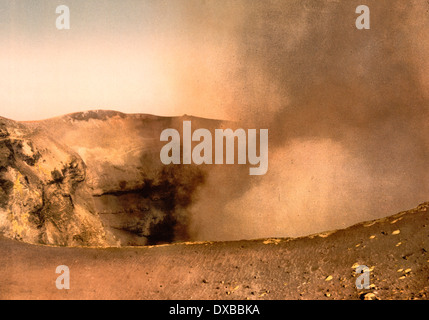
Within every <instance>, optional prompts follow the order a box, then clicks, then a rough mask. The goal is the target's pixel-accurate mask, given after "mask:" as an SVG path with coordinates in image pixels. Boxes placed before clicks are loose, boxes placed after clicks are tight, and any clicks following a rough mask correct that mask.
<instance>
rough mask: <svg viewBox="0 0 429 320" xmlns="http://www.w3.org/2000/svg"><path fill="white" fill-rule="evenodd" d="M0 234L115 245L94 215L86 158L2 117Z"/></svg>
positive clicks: (47, 241)
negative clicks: (84, 159) (87, 179)
mask: <svg viewBox="0 0 429 320" xmlns="http://www.w3.org/2000/svg"><path fill="white" fill-rule="evenodd" d="M0 132H1V138H0V139H1V140H0V187H1V188H0V232H1V233H2V234H4V235H5V236H6V237H9V238H12V239H18V240H22V241H25V242H30V243H43V244H52V245H61V246H78V245H94V246H105V245H115V244H116V241H115V240H114V238H113V237H112V236H109V234H108V233H106V231H105V230H104V227H103V225H102V222H101V219H100V218H99V216H98V215H97V214H96V211H95V208H94V205H93V202H92V199H91V197H90V196H89V192H88V188H87V186H86V184H85V179H86V166H85V164H84V162H83V161H82V159H81V158H80V157H79V156H78V155H77V154H74V153H72V152H70V151H67V150H66V149H65V148H63V147H61V146H60V145H58V144H56V143H55V142H54V141H52V140H51V139H50V138H49V137H48V136H44V135H38V134H35V133H34V132H33V131H32V130H31V129H29V128H27V127H26V126H25V125H23V124H19V123H16V122H13V121H10V120H6V119H0Z"/></svg>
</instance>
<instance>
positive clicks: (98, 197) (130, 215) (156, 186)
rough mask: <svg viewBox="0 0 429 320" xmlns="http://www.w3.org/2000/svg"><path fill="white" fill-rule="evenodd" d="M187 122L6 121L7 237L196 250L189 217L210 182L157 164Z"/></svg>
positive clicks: (3, 198) (93, 115) (0, 173)
mask: <svg viewBox="0 0 429 320" xmlns="http://www.w3.org/2000/svg"><path fill="white" fill-rule="evenodd" d="M193 120H195V121H199V122H200V125H201V126H202V127H206V128H210V126H214V125H217V123H216V121H213V120H204V119H196V118H195V119H194V118H193ZM182 121H183V119H181V118H167V117H155V116H150V115H125V114H122V113H119V112H115V111H90V112H85V113H76V114H71V115H66V116H63V117H59V118H54V119H49V120H45V121H38V122H25V123H20V122H15V121H11V120H8V119H4V118H2V119H1V120H0V130H1V131H0V187H1V189H0V233H2V234H3V235H5V236H6V237H8V238H13V239H19V240H22V241H26V242H30V243H41V244H51V245H61V246H116V245H119V246H134V245H146V244H149V245H151V244H159V243H170V242H173V241H176V240H188V239H189V238H190V235H189V231H188V226H189V223H190V215H189V212H188V211H187V209H188V207H189V205H190V204H191V203H192V200H193V199H194V197H195V196H196V194H197V190H198V188H199V187H200V186H201V185H202V184H203V183H204V181H205V177H206V172H205V171H204V169H203V168H201V167H198V166H193V165H190V166H164V165H163V164H162V163H161V162H160V160H159V151H160V149H161V147H162V145H161V142H160V141H159V136H160V133H161V131H162V130H163V129H165V128H175V127H176V128H178V127H179V126H180V125H181V124H182ZM203 122H204V123H203Z"/></svg>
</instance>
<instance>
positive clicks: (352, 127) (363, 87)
mask: <svg viewBox="0 0 429 320" xmlns="http://www.w3.org/2000/svg"><path fill="white" fill-rule="evenodd" d="M359 4H361V3H360V2H358V1H352V2H350V1H347V2H344V1H341V2H340V1H334V0H332V1H313V0H311V1H301V0H300V1H298V0H296V1H292V0H291V1H264V2H263V3H261V2H256V1H255V2H253V1H245V2H237V3H236V6H235V8H236V9H237V10H236V11H235V13H236V16H235V17H229V18H228V17H227V16H225V17H224V18H225V20H226V21H228V20H229V19H234V18H235V19H236V21H237V22H236V24H234V25H233V27H231V33H230V35H231V36H233V37H234V41H235V43H236V50H237V51H236V54H237V59H236V61H241V62H235V65H234V70H235V71H234V75H233V76H232V77H231V79H234V81H231V82H230V83H226V84H225V86H233V87H234V90H235V93H236V96H235V98H236V101H235V103H236V104H235V108H234V109H233V110H232V111H231V114H232V117H233V118H235V119H236V120H238V121H240V122H242V123H246V124H248V125H249V126H253V127H255V128H268V129H269V143H270V164H269V171H268V173H267V175H265V176H263V177H249V176H247V175H246V174H245V172H246V171H245V170H243V172H241V169H237V168H225V166H224V167H222V166H220V167H219V168H215V169H214V170H215V172H214V173H211V174H210V175H209V177H207V181H206V184H205V186H204V187H203V188H201V189H200V191H199V193H198V198H197V199H196V200H195V203H194V204H193V206H192V208H191V210H192V226H191V234H192V237H193V238H194V239H204V240H231V239H242V238H260V237H272V236H283V237H284V236H300V235H305V234H310V233H314V232H318V231H324V230H329V229H335V228H339V227H345V226H348V225H351V224H353V223H356V222H359V221H363V220H368V219H375V218H378V217H382V216H386V215H389V214H393V213H396V212H398V211H400V210H404V209H408V208H411V207H414V206H415V205H417V204H418V203H420V202H423V201H427V200H428V196H429V192H428V191H429V183H428V181H429V179H428V178H429V170H428V159H429V157H428V156H429V152H428V150H429V148H428V147H429V135H428V134H429V126H428V106H429V104H428V98H429V90H428V89H429V86H428V83H429V78H428V76H427V75H425V74H424V71H423V70H427V69H428V66H429V59H428V58H427V52H428V51H427V50H428V44H429V38H428V34H429V32H428V31H429V28H428V19H427V11H428V10H429V5H428V4H427V3H426V2H425V1H413V2H412V3H411V2H408V3H398V2H395V3H392V2H390V1H367V2H366V3H365V4H366V5H367V6H368V7H369V8H370V10H371V30H357V29H356V27H355V19H356V18H357V14H356V13H355V12H354V11H355V8H356V7H357V6H358V5H359ZM226 11H227V10H226ZM226 11H225V12H226ZM228 12H229V14H231V10H228ZM193 13H194V14H195V12H193ZM225 14H226V13H225ZM207 32H208V33H209V34H210V32H212V31H211V30H207Z"/></svg>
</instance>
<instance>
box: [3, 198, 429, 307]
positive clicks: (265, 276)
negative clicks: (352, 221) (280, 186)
mask: <svg viewBox="0 0 429 320" xmlns="http://www.w3.org/2000/svg"><path fill="white" fill-rule="evenodd" d="M428 208H429V204H424V205H421V206H419V207H418V208H417V209H414V210H411V211H408V212H404V213H400V214H397V215H395V216H392V217H389V218H386V219H381V220H377V221H374V223H362V224H358V225H355V226H352V227H350V228H348V229H345V230H339V231H336V232H334V233H331V234H329V233H326V234H320V235H315V236H311V237H303V238H298V239H269V240H254V241H238V242H218V243H199V244H174V245H166V246H155V247H138V248H109V249H96V248H94V249H93V248H65V247H44V246H35V245H29V244H24V243H21V242H17V241H13V240H7V239H4V238H1V239H0V270H1V273H0V298H1V299H359V298H362V296H363V294H364V293H368V292H371V293H374V294H375V296H376V297H377V298H378V299H427V298H428V297H429V254H428V250H429V215H428V212H427V210H428ZM397 230H399V233H397V232H395V231H397ZM356 263H357V264H363V265H367V266H368V267H370V268H372V267H373V270H372V271H371V278H370V279H371V284H372V285H373V287H372V288H371V289H370V290H357V289H356V287H355V279H356V273H355V270H354V269H353V268H352V267H353V265H354V264H356ZM58 265H67V266H68V267H69V268H70V273H71V288H70V290H58V289H57V288H56V286H55V280H56V278H57V276H58V275H57V274H56V273H55V269H56V267H57V266H58ZM401 269H402V270H401ZM398 270H399V271H398ZM329 276H331V277H332V279H331V280H329V279H330V278H331V277H329Z"/></svg>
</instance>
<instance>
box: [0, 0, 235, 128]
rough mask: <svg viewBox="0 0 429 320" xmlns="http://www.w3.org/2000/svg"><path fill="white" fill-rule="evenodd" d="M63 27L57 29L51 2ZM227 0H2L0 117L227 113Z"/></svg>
mask: <svg viewBox="0 0 429 320" xmlns="http://www.w3.org/2000/svg"><path fill="white" fill-rule="evenodd" d="M63 4H64V5H67V6H68V7H69V8H70V12H71V29H70V30H62V31H60V30H57V29H56V27H55V21H56V18H57V16H58V15H57V14H56V12H55V10H56V7H57V6H58V5H63ZM237 10H239V6H237V5H236V3H235V4H234V2H233V1H228V2H225V1H212V2H209V3H208V4H206V3H205V1H192V0H183V1H182V0H180V1H178V0H168V1H167V0H166V1H162V0H151V1H147V0H145V1H133V0H127V1H123V0H122V1H118V0H91V1H87V0H73V1H66V0H62V1H54V0H43V1H38V0H20V1H9V0H2V1H1V2H0V74H1V77H0V115H1V116H4V117H7V118H12V119H15V120H36V119H43V118H48V117H52V116H56V115H61V114H65V113H71V112H76V111H82V110H88V109H114V110H119V111H123V112H129V113H152V114H158V115H181V114H184V113H188V114H194V115H198V116H204V117H212V118H228V110H229V109H230V108H233V105H234V99H235V98H234V96H235V97H236V95H235V93H234V91H236V90H237V88H234V87H233V86H231V83H232V82H233V81H234V72H235V71H234V68H235V67H234V66H235V65H237V64H236V61H235V59H236V55H235V47H234V41H233V33H234V28H235V27H234V26H235V25H236V24H237V23H238V22H237V21H239V15H236V16H235V18H236V19H235V18H234V19H228V21H229V22H227V21H225V19H224V17H225V15H226V16H229V17H234V15H235V12H238V11H237Z"/></svg>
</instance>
